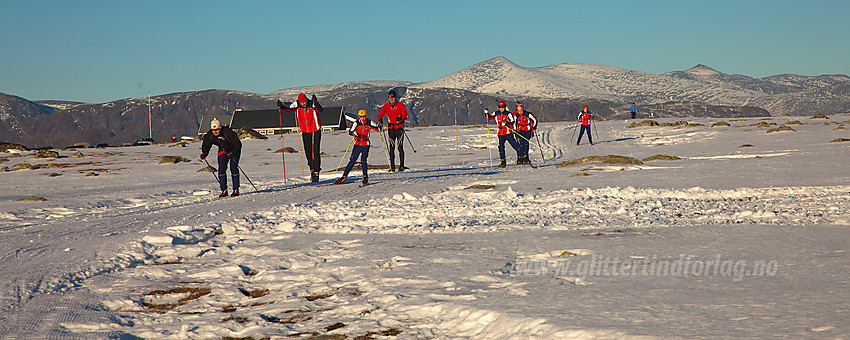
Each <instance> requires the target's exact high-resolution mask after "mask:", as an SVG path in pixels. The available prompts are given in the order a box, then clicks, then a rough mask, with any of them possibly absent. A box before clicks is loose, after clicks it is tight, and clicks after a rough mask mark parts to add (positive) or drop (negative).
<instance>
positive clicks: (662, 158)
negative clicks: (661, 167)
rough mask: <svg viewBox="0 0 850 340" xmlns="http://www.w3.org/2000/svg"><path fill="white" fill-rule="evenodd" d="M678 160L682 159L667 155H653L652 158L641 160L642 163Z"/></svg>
mask: <svg viewBox="0 0 850 340" xmlns="http://www.w3.org/2000/svg"><path fill="white" fill-rule="evenodd" d="M679 159H682V157H677V156H668V155H654V156H649V157H647V158H644V159H643V162H649V161H675V160H679Z"/></svg>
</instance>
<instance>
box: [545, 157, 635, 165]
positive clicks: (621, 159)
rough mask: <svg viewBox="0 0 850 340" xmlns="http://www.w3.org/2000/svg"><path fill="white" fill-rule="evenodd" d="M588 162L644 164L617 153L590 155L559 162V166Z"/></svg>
mask: <svg viewBox="0 0 850 340" xmlns="http://www.w3.org/2000/svg"><path fill="white" fill-rule="evenodd" d="M586 162H602V163H605V164H643V162H641V161H640V160H639V159H637V158H632V157H626V156H617V155H608V156H588V157H584V158H576V159H573V160H570V161H563V162H561V164H558V165H557V167H558V168H562V167H565V166H571V165H576V164H582V163H586Z"/></svg>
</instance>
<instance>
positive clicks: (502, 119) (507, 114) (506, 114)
mask: <svg viewBox="0 0 850 340" xmlns="http://www.w3.org/2000/svg"><path fill="white" fill-rule="evenodd" d="M507 108H508V105H507V104H506V103H505V101H504V100H500V101H499V110H498V111H495V112H493V113H489V112H488V111H487V110H486V109H485V110H484V113H485V114H487V119H489V120H495V121H496V126H497V127H498V130H497V131H496V135H497V136H499V167H500V168H504V167H505V166H507V162H506V160H505V142H508V143H510V144H511V147H512V148H514V151H515V152H517V161H519V151H517V150H519V146H518V145H517V143H516V138H515V137H514V134H513V133H512V132H511V129H513V128H514V121H515V119H514V114H513V113H511V111H509V110H508V109H507Z"/></svg>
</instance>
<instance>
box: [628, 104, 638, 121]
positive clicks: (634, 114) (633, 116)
mask: <svg viewBox="0 0 850 340" xmlns="http://www.w3.org/2000/svg"><path fill="white" fill-rule="evenodd" d="M629 112H631V113H632V119H635V116H637V106H635V103H632V106H631V107H629Z"/></svg>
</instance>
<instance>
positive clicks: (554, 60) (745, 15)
mask: <svg viewBox="0 0 850 340" xmlns="http://www.w3.org/2000/svg"><path fill="white" fill-rule="evenodd" d="M2 7H3V10H2V11H0V32H2V33H3V41H4V44H3V46H4V48H3V50H2V51H0V92H3V93H7V94H12V95H17V96H21V97H24V98H27V99H30V100H42V99H59V100H72V101H84V102H93V103H96V102H108V101H112V100H116V99H121V98H127V97H144V96H146V95H147V93H148V91H150V92H151V94H152V95H159V94H166V93H172V92H182V91H196V90H205V89H211V88H217V89H231V90H240V91H249V92H256V93H270V92H273V91H276V90H279V89H283V88H287V87H294V86H304V85H318V84H333V83H340V82H346V81H355V80H407V81H413V82H421V81H429V80H433V79H436V78H439V77H442V76H445V75H447V74H450V73H453V72H456V71H458V70H461V69H463V68H465V67H468V66H470V65H473V64H475V63H478V62H481V61H484V60H487V59H490V58H493V57H496V56H504V57H506V58H508V59H510V60H511V61H513V62H515V63H517V64H519V65H521V66H527V67H538V66H546V65H551V64H560V63H566V62H580V63H594V64H605V65H611V66H617V67H623V68H627V69H632V70H639V71H644V72H649V73H656V74H660V73H664V72H668V71H680V70H685V69H688V68H690V67H693V66H694V65H696V64H705V65H708V66H711V67H713V68H715V69H717V70H719V71H721V72H725V73H733V74H744V75H748V76H753V77H766V76H770V75H776V74H783V73H796V74H801V75H821V74H850V44H848V41H850V38H849V37H850V20H848V13H850V1H845V0H838V1H818V0H813V1H741V0H737V1H725V0H715V1H634V0H632V1H587V0H585V1H527V2H513V1H439V0H438V1H425V0H421V1H403V0H399V1H359V2H358V1H312V2H309V1H159V0H150V1H114V0H109V1H86V0H81V1H41V0H29V1H4V4H3V6H2Z"/></svg>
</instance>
